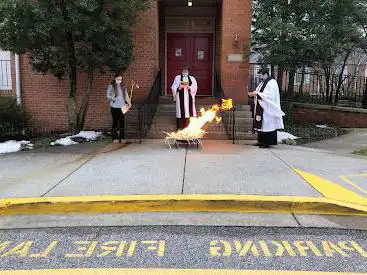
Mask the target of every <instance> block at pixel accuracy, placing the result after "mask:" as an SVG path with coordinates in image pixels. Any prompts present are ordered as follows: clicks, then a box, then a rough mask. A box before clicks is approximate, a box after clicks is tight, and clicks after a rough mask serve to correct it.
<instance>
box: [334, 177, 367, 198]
mask: <svg viewBox="0 0 367 275" xmlns="http://www.w3.org/2000/svg"><path fill="white" fill-rule="evenodd" d="M349 177H350V176H349ZM339 178H341V179H342V180H343V181H345V182H346V183H348V184H350V185H351V186H353V187H354V188H355V189H357V190H359V191H360V192H362V193H364V194H367V191H366V190H364V189H363V188H362V187H360V186H358V185H357V184H355V183H354V182H352V181H351V180H350V179H349V178H348V177H346V176H340V177H339Z"/></svg>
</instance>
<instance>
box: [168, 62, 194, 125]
mask: <svg viewBox="0 0 367 275" xmlns="http://www.w3.org/2000/svg"><path fill="white" fill-rule="evenodd" d="M171 89H172V95H173V100H174V101H175V102H176V118H177V129H178V130H182V129H184V128H186V127H187V126H188V125H189V122H190V118H191V117H196V107H195V96H196V92H197V90H198V85H197V82H196V79H195V77H193V76H192V75H190V74H189V68H188V67H187V66H185V67H184V68H183V70H182V74H181V75H178V76H176V77H175V80H174V82H173V84H172V87H171Z"/></svg>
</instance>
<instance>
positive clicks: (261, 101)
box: [249, 69, 285, 148]
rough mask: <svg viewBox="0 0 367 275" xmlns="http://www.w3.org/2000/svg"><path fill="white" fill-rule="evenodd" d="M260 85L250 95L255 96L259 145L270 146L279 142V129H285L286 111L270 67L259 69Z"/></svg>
mask: <svg viewBox="0 0 367 275" xmlns="http://www.w3.org/2000/svg"><path fill="white" fill-rule="evenodd" d="M258 76H259V78H260V80H261V82H260V84H259V86H258V87H257V88H256V90H255V91H254V92H250V93H249V96H250V97H254V98H255V109H254V130H255V131H257V133H258V139H257V141H258V142H257V144H256V145H257V146H260V147H261V148H269V147H270V146H271V145H277V144H278V137H277V130H280V129H284V123H283V116H285V113H284V112H283V111H282V109H281V105H280V93H279V87H278V83H277V81H276V80H275V79H272V78H271V77H270V74H269V70H268V69H261V70H259V71H258Z"/></svg>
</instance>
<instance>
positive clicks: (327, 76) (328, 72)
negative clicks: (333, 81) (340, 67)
mask: <svg viewBox="0 0 367 275" xmlns="http://www.w3.org/2000/svg"><path fill="white" fill-rule="evenodd" d="M323 70H324V73H325V94H326V102H328V103H329V102H330V98H331V97H329V95H330V77H331V69H330V68H329V67H328V66H324V67H323Z"/></svg>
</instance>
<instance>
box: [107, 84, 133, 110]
mask: <svg viewBox="0 0 367 275" xmlns="http://www.w3.org/2000/svg"><path fill="white" fill-rule="evenodd" d="M122 89H123V90H124V92H122ZM106 97H107V99H108V101H109V102H110V106H111V107H112V108H122V107H123V106H125V105H126V104H131V101H130V98H129V93H128V88H127V87H123V88H121V85H118V96H117V97H115V91H114V88H113V86H112V84H110V85H108V88H107V96H106Z"/></svg>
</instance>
